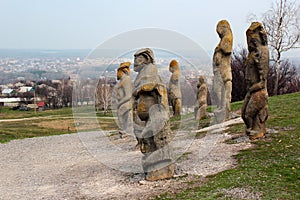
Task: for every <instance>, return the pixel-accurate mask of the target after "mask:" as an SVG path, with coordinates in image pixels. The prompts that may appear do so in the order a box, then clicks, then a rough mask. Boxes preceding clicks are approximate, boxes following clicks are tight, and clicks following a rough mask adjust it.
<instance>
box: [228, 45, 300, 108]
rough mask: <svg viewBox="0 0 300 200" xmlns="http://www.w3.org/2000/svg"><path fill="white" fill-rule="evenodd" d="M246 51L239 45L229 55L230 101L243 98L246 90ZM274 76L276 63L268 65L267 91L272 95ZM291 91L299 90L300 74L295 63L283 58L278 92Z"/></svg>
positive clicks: (286, 92)
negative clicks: (230, 72)
mask: <svg viewBox="0 0 300 200" xmlns="http://www.w3.org/2000/svg"><path fill="white" fill-rule="evenodd" d="M247 54H248V51H247V49H246V48H243V47H240V48H238V49H235V50H234V51H233V54H232V57H231V69H232V102H235V101H240V100H243V99H244V97H245V95H246V93H247V91H246V80H245V60H246V58H247ZM275 78H276V63H274V62H273V64H272V65H270V68H269V73H268V81H267V83H268V93H269V95H270V96H273V95H274V93H273V91H274V86H275ZM293 92H300V76H299V75H298V74H297V70H296V65H295V64H293V63H291V62H290V61H289V60H283V61H282V62H281V65H280V70H279V79H278V93H277V94H279V95H281V94H288V93H293Z"/></svg>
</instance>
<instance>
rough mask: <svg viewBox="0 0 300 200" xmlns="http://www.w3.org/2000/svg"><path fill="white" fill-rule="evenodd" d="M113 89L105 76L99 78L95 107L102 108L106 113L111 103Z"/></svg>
mask: <svg viewBox="0 0 300 200" xmlns="http://www.w3.org/2000/svg"><path fill="white" fill-rule="evenodd" d="M112 92H113V89H112V87H111V85H110V84H108V81H107V79H106V78H103V79H100V80H99V82H98V86H97V89H96V98H95V100H96V108H97V109H103V111H104V114H107V112H108V111H109V109H110V107H111V105H112Z"/></svg>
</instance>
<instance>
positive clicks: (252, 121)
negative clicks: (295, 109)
mask: <svg viewBox="0 0 300 200" xmlns="http://www.w3.org/2000/svg"><path fill="white" fill-rule="evenodd" d="M246 35H247V43H248V51H249V54H248V57H247V59H246V62H245V65H246V71H245V79H246V83H247V94H246V97H245V100H244V104H243V107H242V118H243V120H244V122H245V124H246V128H247V129H246V134H247V135H248V136H249V137H250V139H256V138H260V137H263V136H264V135H265V134H266V127H265V126H266V125H265V123H266V121H267V119H268V91H267V76H268V71H269V50H268V44H267V43H268V41H267V34H266V32H265V30H264V28H263V26H262V24H261V23H259V22H253V23H252V24H251V26H250V27H249V29H248V30H247V32H246Z"/></svg>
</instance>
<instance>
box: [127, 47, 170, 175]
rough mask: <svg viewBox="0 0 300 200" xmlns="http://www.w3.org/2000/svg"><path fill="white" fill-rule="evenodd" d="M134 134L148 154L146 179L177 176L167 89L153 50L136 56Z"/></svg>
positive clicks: (144, 165) (145, 162)
mask: <svg viewBox="0 0 300 200" xmlns="http://www.w3.org/2000/svg"><path fill="white" fill-rule="evenodd" d="M134 71H136V72H138V75H137V77H136V79H135V81H134V90H133V97H134V122H135V123H134V133H135V135H136V137H137V138H138V140H139V145H140V150H141V152H142V153H143V154H144V155H143V158H142V165H143V169H144V172H145V175H146V180H150V181H155V180H159V179H165V178H170V177H172V176H173V175H174V164H173V158H172V151H171V148H170V146H169V143H170V140H171V139H172V138H171V137H172V136H171V131H170V123H169V105H168V97H167V87H166V85H165V84H164V82H163V81H162V79H161V77H160V76H159V75H158V71H157V67H156V65H155V64H154V55H153V52H152V50H151V49H149V48H144V49H140V50H138V51H137V52H136V53H135V54H134Z"/></svg>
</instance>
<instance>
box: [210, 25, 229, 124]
mask: <svg viewBox="0 0 300 200" xmlns="http://www.w3.org/2000/svg"><path fill="white" fill-rule="evenodd" d="M217 33H218V35H219V37H220V39H221V40H220V42H219V44H218V46H217V47H216V48H215V52H214V56H213V73H214V78H213V90H214V92H215V95H216V103H217V109H216V110H215V118H216V121H217V122H218V123H219V122H222V121H225V120H228V119H229V114H230V102H231V90H232V73H231V65H230V57H231V52H232V40H233V36H232V32H231V28H230V25H229V23H228V21H226V20H221V21H220V22H219V23H218V25H217Z"/></svg>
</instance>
